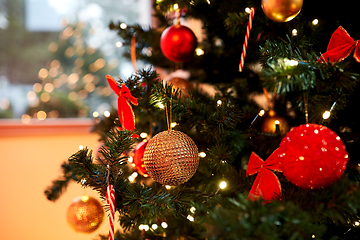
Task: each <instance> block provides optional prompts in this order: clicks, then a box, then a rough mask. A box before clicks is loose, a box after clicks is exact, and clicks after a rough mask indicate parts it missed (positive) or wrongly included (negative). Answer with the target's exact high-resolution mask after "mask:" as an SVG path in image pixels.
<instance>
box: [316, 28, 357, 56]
mask: <svg viewBox="0 0 360 240" xmlns="http://www.w3.org/2000/svg"><path fill="white" fill-rule="evenodd" d="M358 43H359V40H357V41H354V39H353V38H352V37H350V35H349V34H348V33H347V32H346V30H345V29H344V28H343V27H341V26H340V27H338V28H337V29H336V30H335V32H334V33H333V34H332V35H331V38H330V42H329V45H328V47H327V49H326V52H325V53H324V54H322V55H321V57H320V58H319V60H318V61H320V62H324V61H325V62H328V61H329V62H337V61H342V60H344V59H345V58H347V57H348V56H349V55H350V54H351V52H352V51H353V50H354V49H355V51H354V54H353V56H354V58H355V60H356V61H358V62H360V45H359V44H358Z"/></svg>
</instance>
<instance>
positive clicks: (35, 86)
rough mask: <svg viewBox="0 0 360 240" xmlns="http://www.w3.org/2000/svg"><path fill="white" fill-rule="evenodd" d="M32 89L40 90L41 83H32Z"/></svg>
mask: <svg viewBox="0 0 360 240" xmlns="http://www.w3.org/2000/svg"><path fill="white" fill-rule="evenodd" d="M33 90H34V91H35V92H40V91H41V90H42V85H41V83H34V85H33Z"/></svg>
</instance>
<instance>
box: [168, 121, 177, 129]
mask: <svg viewBox="0 0 360 240" xmlns="http://www.w3.org/2000/svg"><path fill="white" fill-rule="evenodd" d="M177 125H178V124H177V123H176V122H172V123H171V124H170V126H171V127H172V128H174V127H176V126H177Z"/></svg>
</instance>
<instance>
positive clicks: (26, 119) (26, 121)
mask: <svg viewBox="0 0 360 240" xmlns="http://www.w3.org/2000/svg"><path fill="white" fill-rule="evenodd" d="M30 121H31V117H30V116H29V115H28V114H23V115H22V116H21V122H22V123H23V124H29V123H30Z"/></svg>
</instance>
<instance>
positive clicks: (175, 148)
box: [143, 130, 199, 186]
mask: <svg viewBox="0 0 360 240" xmlns="http://www.w3.org/2000/svg"><path fill="white" fill-rule="evenodd" d="M143 159H144V165H145V169H146V171H147V173H148V174H149V176H150V177H151V178H152V179H153V180H155V181H156V182H158V183H160V184H163V185H170V186H174V185H180V184H183V183H184V182H187V181H188V180H189V179H190V178H191V177H192V176H193V175H194V174H195V172H196V170H197V168H198V165H199V153H198V148H197V146H196V144H195V142H194V141H193V140H192V139H191V138H190V137H189V136H188V135H186V134H185V133H183V132H180V131H176V130H167V131H163V132H160V133H158V134H156V135H155V136H154V137H153V138H151V139H150V141H149V142H148V144H147V145H146V148H145V152H144V157H143Z"/></svg>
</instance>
